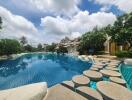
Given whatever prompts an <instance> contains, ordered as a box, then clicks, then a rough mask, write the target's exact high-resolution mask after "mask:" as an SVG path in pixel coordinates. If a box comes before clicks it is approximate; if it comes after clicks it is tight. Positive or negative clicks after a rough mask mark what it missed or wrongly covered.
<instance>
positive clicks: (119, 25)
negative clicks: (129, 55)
mask: <svg viewBox="0 0 132 100" xmlns="http://www.w3.org/2000/svg"><path fill="white" fill-rule="evenodd" d="M108 34H109V35H110V36H112V40H113V41H115V42H117V43H118V44H119V45H123V44H126V43H127V44H128V46H129V49H130V48H131V47H132V13H130V14H124V15H123V16H119V17H118V18H117V21H116V22H115V23H114V26H112V27H111V29H110V31H109V32H108Z"/></svg>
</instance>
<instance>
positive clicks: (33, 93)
mask: <svg viewBox="0 0 132 100" xmlns="http://www.w3.org/2000/svg"><path fill="white" fill-rule="evenodd" d="M46 94H47V84H46V83H45V82H42V83H35V84H30V85H25V86H21V87H18V88H13V89H8V90H3V91H0V100H42V99H43V98H44V96H45V95H46Z"/></svg>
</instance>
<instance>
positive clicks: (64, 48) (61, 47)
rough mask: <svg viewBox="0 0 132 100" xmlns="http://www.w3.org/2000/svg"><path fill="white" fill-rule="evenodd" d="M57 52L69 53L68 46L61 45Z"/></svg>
mask: <svg viewBox="0 0 132 100" xmlns="http://www.w3.org/2000/svg"><path fill="white" fill-rule="evenodd" d="M57 53H68V50H67V48H66V47H64V46H62V45H60V46H59V48H58V49H57Z"/></svg>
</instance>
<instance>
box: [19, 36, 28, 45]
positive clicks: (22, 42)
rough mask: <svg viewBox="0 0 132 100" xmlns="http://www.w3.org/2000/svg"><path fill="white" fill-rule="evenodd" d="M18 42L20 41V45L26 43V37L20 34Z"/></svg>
mask: <svg viewBox="0 0 132 100" xmlns="http://www.w3.org/2000/svg"><path fill="white" fill-rule="evenodd" d="M20 42H21V44H22V45H25V44H27V42H28V41H27V39H26V37H25V36H22V37H21V38H20Z"/></svg>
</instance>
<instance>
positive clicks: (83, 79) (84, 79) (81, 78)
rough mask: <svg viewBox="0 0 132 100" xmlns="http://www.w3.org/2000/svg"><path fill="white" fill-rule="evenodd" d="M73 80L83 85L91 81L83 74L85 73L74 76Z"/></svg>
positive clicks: (78, 84)
mask: <svg viewBox="0 0 132 100" xmlns="http://www.w3.org/2000/svg"><path fill="white" fill-rule="evenodd" d="M72 81H73V82H74V83H75V85H77V86H83V85H88V84H89V83H90V80H89V78H88V77H86V76H83V75H76V76H74V77H73V78H72Z"/></svg>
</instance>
